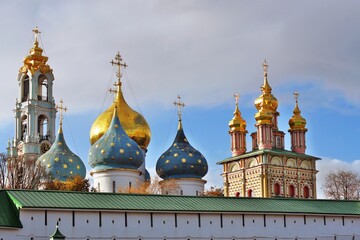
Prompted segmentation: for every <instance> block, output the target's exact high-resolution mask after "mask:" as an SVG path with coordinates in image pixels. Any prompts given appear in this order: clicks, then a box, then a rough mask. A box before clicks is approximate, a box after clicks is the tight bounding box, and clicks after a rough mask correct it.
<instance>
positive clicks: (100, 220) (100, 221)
mask: <svg viewBox="0 0 360 240" xmlns="http://www.w3.org/2000/svg"><path fill="white" fill-rule="evenodd" d="M101 225H102V219H101V212H99V227H101Z"/></svg>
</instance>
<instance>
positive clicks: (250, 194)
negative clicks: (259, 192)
mask: <svg viewBox="0 0 360 240" xmlns="http://www.w3.org/2000/svg"><path fill="white" fill-rule="evenodd" d="M247 195H248V197H252V190H251V189H249V190H248V191H247Z"/></svg>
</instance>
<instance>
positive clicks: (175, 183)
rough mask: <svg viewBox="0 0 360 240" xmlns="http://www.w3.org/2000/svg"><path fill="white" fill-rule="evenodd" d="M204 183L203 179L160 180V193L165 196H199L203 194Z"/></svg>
mask: <svg viewBox="0 0 360 240" xmlns="http://www.w3.org/2000/svg"><path fill="white" fill-rule="evenodd" d="M169 182H170V183H169ZM168 183H169V184H168ZM205 183H206V181H205V180H203V179H196V178H191V179H187V178H182V179H170V180H162V181H160V186H161V188H162V193H163V194H166V195H167V194H170V195H184V196H200V195H202V194H203V193H204V186H205Z"/></svg>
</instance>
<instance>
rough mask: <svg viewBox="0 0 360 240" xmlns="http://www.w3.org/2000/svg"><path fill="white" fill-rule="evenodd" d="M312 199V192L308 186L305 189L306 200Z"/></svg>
mask: <svg viewBox="0 0 360 240" xmlns="http://www.w3.org/2000/svg"><path fill="white" fill-rule="evenodd" d="M309 197H310V190H309V187H308V186H305V187H304V198H309Z"/></svg>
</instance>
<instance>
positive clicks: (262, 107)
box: [255, 60, 278, 124]
mask: <svg viewBox="0 0 360 240" xmlns="http://www.w3.org/2000/svg"><path fill="white" fill-rule="evenodd" d="M268 66H269V65H268V64H267V63H266V60H265V62H264V63H263V67H264V83H263V85H262V86H261V88H260V89H261V92H262V94H261V95H260V96H259V97H258V98H257V99H256V100H255V107H256V109H257V110H258V112H257V113H256V114H255V120H256V122H257V124H263V123H264V124H271V123H272V119H273V115H274V114H275V113H277V112H276V110H277V107H278V100H277V99H276V98H275V97H274V96H273V95H272V93H271V91H272V88H271V87H270V84H269V82H268V79H267V67H268Z"/></svg>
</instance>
